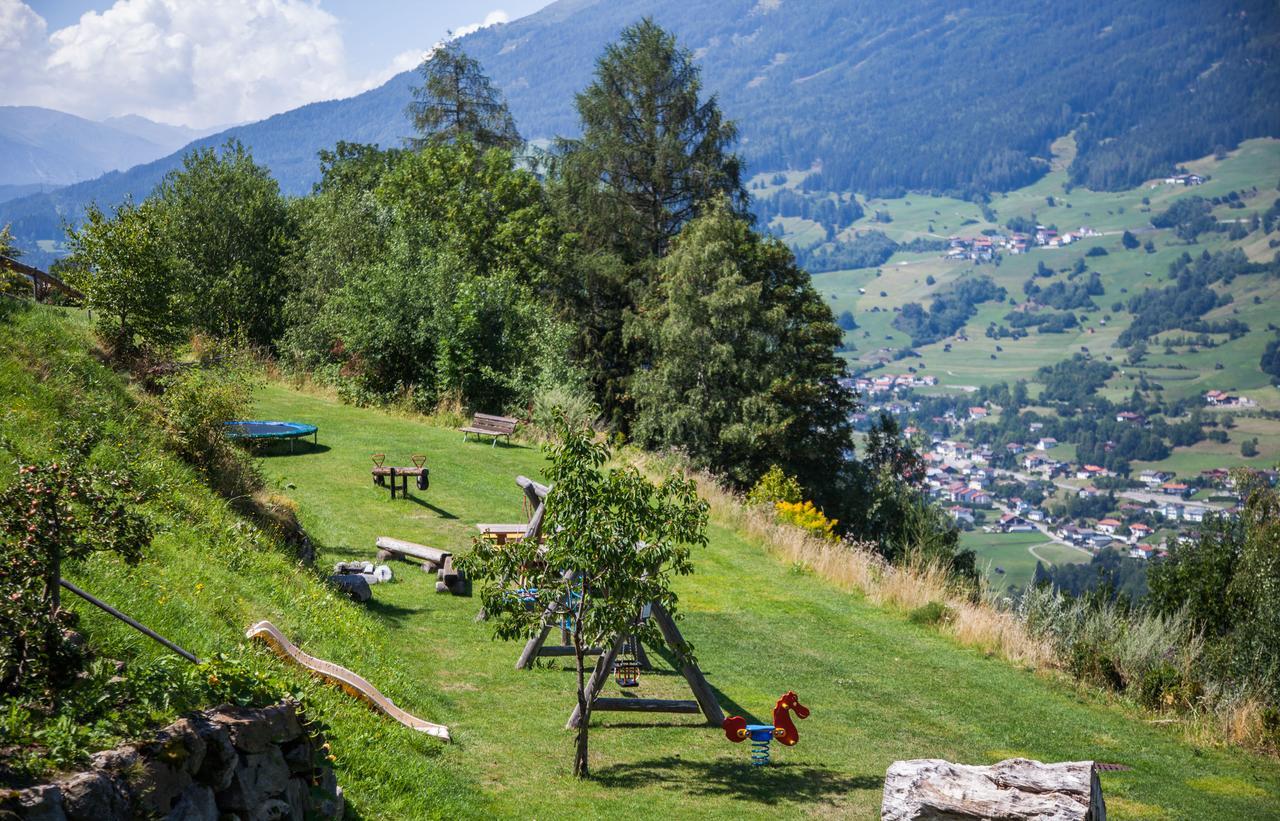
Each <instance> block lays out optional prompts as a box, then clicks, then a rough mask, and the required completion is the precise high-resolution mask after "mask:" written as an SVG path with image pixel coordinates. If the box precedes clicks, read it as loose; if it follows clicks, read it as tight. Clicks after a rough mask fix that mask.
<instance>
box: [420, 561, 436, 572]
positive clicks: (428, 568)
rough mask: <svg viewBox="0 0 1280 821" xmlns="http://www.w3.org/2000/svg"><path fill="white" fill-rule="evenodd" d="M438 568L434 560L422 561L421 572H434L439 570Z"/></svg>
mask: <svg viewBox="0 0 1280 821" xmlns="http://www.w3.org/2000/svg"><path fill="white" fill-rule="evenodd" d="M439 569H440V567H439V566H438V565H437V564H436V563H435V562H423V563H422V572H423V573H435V572H436V571H437V570H439Z"/></svg>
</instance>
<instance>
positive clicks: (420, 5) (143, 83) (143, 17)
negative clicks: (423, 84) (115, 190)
mask: <svg viewBox="0 0 1280 821" xmlns="http://www.w3.org/2000/svg"><path fill="white" fill-rule="evenodd" d="M548 2H549V0H479V1H478V2H445V0H0V32H4V35H3V36H0V105H36V106H43V107H45V108H53V109H57V110H59V111H66V112H69V113H71V114H78V115H80V116H82V117H87V118H89V119H94V120H100V119H105V118H107V117H115V116H122V115H125V114H140V115H142V116H144V117H147V118H149V119H152V120H156V121H157V122H164V123H170V124H172V125H186V126H191V127H193V128H208V127H212V126H219V125H230V124H234V123H242V122H249V121H253V120H260V119H262V118H264V117H268V116H270V115H272V114H276V113H279V112H281V111H287V110H288V109H291V108H296V107H297V106H300V105H304V104H306V103H309V102H315V101H316V100H328V99H334V98H337V97H348V96H351V95H352V94H358V93H359V92H361V91H365V90H367V89H370V88H374V87H376V86H378V85H381V84H382V83H383V82H385V81H386V80H388V79H389V78H390V77H392V76H393V75H395V74H397V73H399V72H401V71H404V70H406V69H409V68H413V67H414V66H415V65H417V64H418V63H419V62H421V60H422V57H423V56H424V55H425V54H426V52H427V51H428V50H430V48H431V47H432V46H433V45H434V44H436V43H438V42H440V41H441V40H442V39H443V38H444V37H446V36H447V33H448V32H450V31H452V32H453V33H454V34H458V33H466V32H468V31H472V30H474V29H476V28H479V27H480V26H482V25H497V24H501V23H503V22H506V21H508V20H515V19H517V18H519V17H523V16H525V15H527V14H531V13H532V12H534V11H537V10H538V9H539V8H541V7H543V6H545V5H547V4H548Z"/></svg>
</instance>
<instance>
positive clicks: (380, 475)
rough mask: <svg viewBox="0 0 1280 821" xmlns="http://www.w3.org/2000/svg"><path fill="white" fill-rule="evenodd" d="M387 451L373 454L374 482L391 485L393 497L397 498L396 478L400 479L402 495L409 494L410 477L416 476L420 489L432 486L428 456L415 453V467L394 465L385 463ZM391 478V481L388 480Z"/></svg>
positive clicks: (385, 485)
mask: <svg viewBox="0 0 1280 821" xmlns="http://www.w3.org/2000/svg"><path fill="white" fill-rule="evenodd" d="M386 458H387V455H386V454H385V453H375V454H373V470H372V471H371V473H372V474H373V483H374V484H375V485H377V486H378V487H387V486H388V485H390V486H391V498H392V500H394V499H395V498H396V480H397V479H399V480H400V496H401V497H402V498H403V497H407V496H408V495H409V477H410V476H414V477H416V482H417V486H418V490H426V489H427V488H429V487H431V469H430V468H428V467H427V466H426V464H427V457H426V456H425V455H423V454H421V453H415V454H413V456H412V457H411V459H412V460H413V467H394V466H392V465H383V464H382V463H383V462H384V461H386ZM388 480H389V481H388Z"/></svg>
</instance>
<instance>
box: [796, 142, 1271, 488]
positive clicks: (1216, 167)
mask: <svg viewBox="0 0 1280 821" xmlns="http://www.w3.org/2000/svg"><path fill="white" fill-rule="evenodd" d="M1055 150H1056V152H1057V154H1056V156H1055V170H1053V171H1052V172H1051V173H1049V174H1048V175H1046V176H1045V177H1044V178H1042V179H1041V180H1039V181H1038V182H1036V183H1035V184H1034V185H1031V186H1028V187H1027V188H1024V189H1020V190H1018V191H1014V192H1010V193H1008V194H1005V195H1000V196H997V197H995V198H994V199H993V200H992V202H991V204H990V207H991V208H992V209H994V211H995V213H996V215H997V222H988V221H986V220H984V218H983V216H982V214H981V212H980V210H979V208H978V206H977V205H976V204H974V203H968V202H964V201H960V200H954V199H950V198H945V197H928V196H922V195H917V194H912V195H908V196H906V197H903V198H901V199H896V200H875V199H873V200H870V201H868V202H866V204H865V207H866V209H867V212H868V216H867V217H864V218H863V219H861V220H859V221H858V222H856V223H854V224H853V225H852V226H850V227H848V228H847V229H846V230H845V231H844V232H842V236H845V237H846V238H847V237H848V236H849V235H850V234H851V232H854V231H861V230H868V229H872V228H874V229H876V230H883V231H884V232H885V233H887V234H889V235H890V236H892V237H894V238H895V239H900V240H905V239H910V238H912V237H915V236H932V237H935V238H939V237H946V236H949V235H954V234H961V235H964V236H974V235H977V234H978V233H979V232H980V231H982V230H983V229H987V228H1002V226H1003V223H1004V222H1005V221H1007V220H1008V219H1010V218H1013V217H1026V218H1030V217H1031V216H1032V215H1034V216H1035V217H1036V218H1037V219H1038V220H1039V221H1040V222H1042V223H1045V224H1053V225H1056V226H1057V227H1058V229H1059V230H1060V231H1063V232H1065V231H1068V230H1074V229H1078V228H1080V227H1081V226H1086V225H1087V226H1090V227H1092V228H1093V229H1095V230H1097V231H1100V232H1101V233H1102V235H1101V236H1098V237H1094V238H1092V239H1084V240H1081V241H1080V242H1078V243H1075V244H1073V245H1070V246H1066V247H1063V248H1056V249H1050V248H1039V249H1033V250H1032V251H1031V252H1030V253H1028V254H1023V255H1006V256H1005V257H1004V258H1003V259H1002V260H1001V262H1000V264H998V265H995V264H990V263H987V264H975V263H972V262H957V261H949V260H946V259H943V258H941V256H939V255H937V254H932V255H929V254H901V253H900V254H896V255H895V256H894V257H892V258H891V259H890V260H889V261H888V262H887V263H886V264H884V265H882V266H880V267H879V268H864V269H858V270H848V271H832V272H829V273H821V274H816V275H814V277H813V281H814V285H815V286H816V287H817V289H818V290H819V292H820V293H822V294H823V296H824V297H825V298H826V299H827V301H828V304H830V306H831V308H832V309H833V310H834V311H835V312H836V313H839V312H842V311H846V310H848V311H850V312H851V313H852V314H853V316H854V319H855V321H856V322H857V324H858V327H857V329H855V330H853V331H850V332H847V333H846V336H845V341H846V345H848V346H850V347H851V350H849V351H848V352H847V353H846V356H847V357H848V358H849V359H850V362H851V364H852V365H854V366H855V367H856V366H862V367H865V366H868V365H872V364H874V363H876V362H879V361H885V365H884V368H885V370H886V371H887V372H888V373H898V372H904V371H906V369H907V368H908V367H912V368H914V369H915V370H916V371H917V372H919V373H921V374H929V375H933V376H936V377H937V378H938V380H939V388H938V390H939V391H942V392H946V391H950V390H954V389H957V388H972V387H975V386H983V385H991V384H994V383H997V382H1009V383H1012V382H1013V381H1015V380H1018V379H1026V380H1032V381H1033V384H1032V385H1031V386H1030V388H1031V392H1032V395H1033V396H1034V395H1035V391H1036V390H1037V386H1036V385H1035V384H1034V380H1035V379H1036V372H1037V370H1038V369H1039V368H1041V367H1042V366H1045V365H1051V364H1053V363H1054V362H1057V361H1059V360H1061V359H1063V358H1065V357H1067V356H1069V355H1070V354H1072V353H1077V352H1088V353H1089V354H1090V355H1092V356H1095V357H1099V358H1105V359H1108V360H1109V361H1112V362H1113V363H1114V364H1116V365H1117V366H1119V370H1118V372H1117V374H1116V376H1115V377H1113V378H1112V380H1111V381H1110V382H1109V383H1108V384H1107V385H1106V386H1105V387H1104V388H1103V389H1102V394H1103V395H1104V396H1106V397H1108V398H1109V399H1112V400H1113V401H1115V400H1121V399H1124V398H1127V397H1128V396H1129V395H1130V394H1131V393H1132V391H1133V389H1134V387H1135V386H1136V385H1137V384H1138V381H1139V379H1140V378H1142V377H1145V378H1146V379H1147V380H1148V382H1149V383H1153V384H1156V385H1158V386H1159V389H1160V390H1161V391H1162V392H1163V394H1164V396H1165V397H1166V398H1168V399H1183V398H1191V397H1195V396H1199V395H1201V394H1203V393H1204V392H1205V391H1207V390H1210V389H1219V390H1224V391H1228V392H1241V393H1243V394H1244V395H1245V396H1247V397H1249V398H1250V399H1252V400H1254V401H1255V402H1256V403H1257V406H1258V408H1261V409H1273V410H1274V409H1280V389H1277V388H1276V387H1273V386H1272V385H1271V384H1270V381H1269V377H1268V376H1267V375H1266V374H1264V373H1263V372H1262V371H1261V370H1260V369H1259V367H1258V361H1259V358H1260V356H1261V354H1262V351H1263V349H1264V348H1265V346H1266V344H1267V342H1268V341H1269V340H1271V339H1272V338H1274V336H1275V334H1274V332H1273V330H1272V329H1273V328H1275V325H1276V324H1277V318H1278V317H1280V279H1275V278H1270V279H1267V278H1263V277H1259V276H1247V277H1238V278H1236V279H1235V281H1234V282H1232V283H1231V284H1230V285H1226V286H1223V285H1219V286H1218V288H1219V290H1224V291H1226V292H1227V293H1229V294H1230V295H1231V297H1232V301H1231V303H1230V304H1228V305H1224V306H1222V307H1219V308H1217V309H1215V310H1214V311H1212V312H1210V313H1209V314H1208V316H1207V319H1210V320H1222V319H1238V320H1240V321H1242V322H1244V323H1246V324H1247V325H1248V326H1249V332H1248V333H1246V334H1244V335H1243V336H1241V337H1240V338H1238V339H1236V340H1229V339H1228V338H1227V337H1226V336H1225V335H1217V336H1215V337H1213V338H1212V342H1213V345H1212V346H1211V347H1200V348H1189V347H1186V346H1177V347H1172V348H1166V347H1165V345H1164V344H1163V343H1164V342H1165V341H1166V340H1167V338H1168V337H1169V336H1170V335H1173V336H1179V335H1182V332H1178V331H1175V332H1171V333H1166V334H1162V335H1159V336H1157V337H1156V338H1155V339H1154V340H1153V341H1151V342H1150V343H1149V344H1148V355H1147V357H1146V358H1145V359H1144V360H1143V361H1142V362H1141V364H1140V365H1138V366H1132V365H1127V364H1125V353H1126V352H1125V350H1124V349H1121V348H1119V347H1117V344H1116V342H1117V339H1118V337H1119V336H1120V334H1121V333H1122V332H1123V330H1124V329H1125V328H1126V327H1128V324H1129V321H1130V315H1129V314H1128V312H1127V311H1125V310H1115V307H1116V303H1124V302H1126V301H1127V300H1128V298H1129V296H1130V295H1132V294H1135V293H1138V292H1140V291H1142V290H1144V289H1147V288H1160V287H1164V286H1165V285H1167V284H1168V280H1167V278H1166V274H1167V271H1168V269H1169V265H1170V263H1172V262H1173V261H1174V260H1176V259H1177V258H1178V257H1180V256H1181V255H1182V254H1184V253H1190V254H1192V255H1199V254H1201V253H1202V252H1205V251H1209V252H1212V251H1216V250H1223V249H1228V248H1231V247H1240V248H1243V249H1244V250H1245V252H1246V253H1247V254H1248V255H1249V256H1250V257H1251V258H1252V259H1254V260H1269V259H1271V258H1272V257H1273V256H1274V255H1275V253H1276V251H1275V249H1273V248H1271V247H1269V245H1268V242H1267V240H1266V238H1265V237H1263V238H1259V237H1258V234H1256V233H1255V234H1250V235H1249V236H1248V237H1246V238H1245V239H1244V240H1240V241H1237V242H1231V241H1229V240H1228V239H1227V237H1226V235H1225V234H1208V235H1202V236H1201V237H1200V238H1199V241H1198V242H1197V243H1196V244H1193V245H1188V244H1187V243H1185V242H1183V241H1182V240H1180V239H1178V238H1177V237H1175V236H1173V234H1172V233H1171V232H1170V231H1165V230H1156V229H1154V228H1152V227H1151V226H1150V224H1149V220H1150V219H1151V216H1152V215H1153V214H1156V213H1159V212H1160V211H1162V210H1164V209H1165V208H1167V207H1168V205H1169V204H1170V203H1171V202H1173V201H1174V200H1176V199H1178V198H1179V197H1185V196H1191V195H1199V196H1202V197H1213V196H1222V195H1226V194H1228V193H1229V192H1231V191H1241V190H1244V191H1246V196H1245V199H1244V203H1245V207H1244V208H1242V209H1234V210H1232V209H1227V208H1220V209H1218V210H1217V211H1216V212H1215V213H1216V215H1217V216H1218V218H1219V219H1223V220H1229V219H1240V220H1248V219H1250V218H1251V217H1252V216H1253V214H1255V213H1261V212H1262V211H1265V210H1266V209H1267V208H1268V207H1270V206H1271V204H1272V203H1273V202H1274V201H1275V200H1276V198H1277V196H1278V194H1277V190H1276V186H1277V180H1278V179H1280V140H1273V139H1264V140H1250V141H1248V142H1246V143H1244V144H1243V145H1242V146H1241V147H1240V148H1239V149H1238V150H1236V151H1233V152H1231V153H1230V154H1229V155H1228V156H1226V157H1225V158H1222V159H1215V158H1212V157H1208V158H1204V159H1201V160H1197V161H1195V162H1190V163H1187V167H1188V168H1189V169H1191V170H1193V171H1196V172H1198V173H1202V174H1207V175H1210V179H1209V181H1208V182H1206V183H1205V184H1204V185H1201V186H1198V187H1195V188H1192V189H1187V188H1184V187H1182V186H1172V185H1164V184H1162V183H1155V184H1150V185H1144V186H1141V187H1139V188H1135V189H1132V190H1129V191H1120V192H1093V191H1088V190H1086V189H1079V188H1076V189H1071V190H1068V187H1067V185H1066V174H1065V171H1063V170H1062V169H1063V168H1065V165H1066V164H1067V163H1069V162H1070V157H1071V156H1072V153H1073V152H1074V145H1073V144H1072V142H1071V140H1070V139H1069V138H1068V139H1064V140H1060V141H1059V142H1058V143H1057V144H1055ZM788 184H789V185H790V184H793V183H792V182H791V181H790V180H789V181H788ZM1255 186H1256V188H1257V192H1256V193H1254V192H1253V189H1254V187H1255ZM1049 197H1052V198H1053V203H1054V204H1053V205H1052V206H1049V205H1048V199H1047V198H1049ZM1144 198H1146V199H1147V200H1149V204H1144V203H1143V199H1144ZM876 210H881V211H888V212H889V213H890V214H891V215H892V217H893V221H892V222H891V223H887V224H881V223H876V222H874V221H873V216H872V215H873V214H874V212H875V211H876ZM968 220H973V221H974V222H971V223H970V224H967V225H961V223H962V222H965V221H968ZM931 226H932V230H930V227H931ZM784 227H785V226H784ZM1126 229H1127V230H1131V231H1133V232H1134V233H1135V235H1137V236H1138V238H1139V239H1140V240H1143V241H1146V240H1151V241H1152V242H1153V244H1154V249H1155V250H1154V253H1146V252H1144V251H1143V250H1142V249H1138V250H1133V251H1130V250H1126V249H1125V248H1124V247H1123V245H1122V244H1121V241H1120V240H1121V233H1122V232H1123V231H1124V230H1126ZM1271 236H1272V237H1273V238H1274V237H1275V236H1277V235H1276V234H1274V233H1273V234H1272V235H1271ZM1094 246H1099V247H1101V248H1103V249H1105V250H1106V251H1107V254H1106V255H1105V256H1096V257H1089V258H1088V259H1087V262H1088V266H1089V269H1090V270H1096V271H1098V272H1099V274H1100V275H1101V278H1102V281H1103V284H1104V287H1105V288H1106V293H1105V294H1103V295H1101V296H1097V297H1094V301H1095V302H1096V303H1097V305H1098V309H1097V310H1096V311H1091V312H1085V313H1081V314H1080V317H1081V326H1080V327H1079V328H1076V329H1072V330H1071V331H1069V332H1067V333H1062V334H1040V333H1038V332H1036V331H1034V330H1033V331H1032V332H1031V334H1030V335H1029V336H1026V337H1024V338H1022V339H1019V340H1014V339H1010V338H1005V339H992V338H989V337H987V336H985V334H984V331H985V329H986V328H987V326H988V325H991V324H996V325H1000V324H1002V323H1005V322H1006V320H1005V319H1004V317H1005V315H1006V314H1007V313H1008V312H1009V311H1010V310H1011V306H1012V303H1014V302H1020V301H1022V300H1023V299H1024V296H1023V290H1022V286H1023V283H1024V282H1026V281H1027V279H1028V278H1030V277H1031V276H1032V273H1033V271H1034V270H1035V269H1036V266H1037V265H1038V264H1039V263H1040V262H1044V264H1045V265H1048V266H1049V267H1050V268H1053V269H1055V270H1056V271H1060V272H1061V271H1063V270H1065V269H1067V268H1069V267H1070V266H1071V265H1072V264H1073V263H1074V262H1075V261H1076V260H1077V259H1079V258H1081V257H1083V256H1084V252H1085V251H1086V250H1088V249H1089V248H1091V247H1094ZM976 276H986V277H990V278H992V279H993V280H995V282H996V283H997V284H999V285H1001V286H1003V287H1004V288H1005V290H1006V291H1007V293H1008V300H1007V301H1006V302H1005V303H1004V304H997V303H994V302H987V303H983V304H981V305H979V306H978V313H977V315H976V316H974V317H973V318H972V319H971V320H970V321H969V322H968V323H967V325H966V326H965V328H964V329H963V335H964V337H966V338H964V339H960V338H955V337H952V338H948V339H946V340H941V341H939V342H936V343H933V344H929V345H922V346H918V347H916V348H915V350H916V351H917V352H918V353H919V354H920V357H919V358H910V359H904V360H900V361H893V360H892V356H893V353H894V352H895V351H897V350H899V349H903V348H907V347H910V346H911V340H910V338H909V337H908V336H907V335H906V334H904V333H903V332H901V331H899V330H897V329H896V328H894V327H893V324H892V323H893V319H894V317H895V316H896V311H897V310H900V309H901V307H902V306H903V305H904V304H906V303H908V302H917V303H921V304H923V305H925V306H926V307H927V306H928V305H929V301H930V298H931V295H932V294H934V293H937V292H938V291H940V290H942V289H945V288H947V287H949V286H950V285H952V284H954V283H955V282H957V281H959V280H961V279H964V278H969V277H976ZM1064 276H1065V275H1064V274H1062V273H1059V274H1057V275H1056V276H1055V277H1053V278H1049V279H1040V280H1038V281H1039V283H1040V284H1041V285H1042V286H1044V285H1047V284H1048V283H1051V282H1056V281H1059V280H1061V279H1063V278H1064ZM930 279H932V284H930ZM860 291H865V293H862V292H860ZM957 336H959V335H957ZM947 345H949V346H950V350H945V347H946V346H947ZM1236 415H1237V417H1240V416H1242V415H1247V412H1246V411H1241V412H1238V413H1237V414H1236ZM1241 421H1242V424H1241V426H1240V429H1238V430H1237V431H1232V432H1231V441H1230V442H1229V443H1227V444H1225V445H1213V444H1210V443H1201V444H1200V445H1197V446H1195V447H1193V448H1190V449H1188V450H1186V451H1185V452H1184V451H1182V450H1181V449H1180V450H1179V452H1177V453H1175V454H1173V455H1172V456H1171V457H1170V458H1169V459H1167V460H1165V461H1164V462H1162V463H1160V464H1159V465H1156V466H1157V467H1160V468H1163V469H1168V470H1174V471H1176V472H1179V473H1182V474H1184V475H1185V474H1186V473H1188V472H1192V471H1198V470H1200V469H1201V468H1202V467H1210V466H1221V465H1235V464H1248V465H1252V466H1255V467H1264V466H1270V465H1273V464H1275V462H1276V460H1277V458H1280V421H1276V420H1265V419H1260V418H1254V419H1252V420H1249V425H1250V429H1249V430H1248V435H1247V436H1246V435H1245V433H1246V431H1245V425H1244V424H1243V420H1241ZM1255 436H1256V437H1257V438H1258V441H1259V450H1260V453H1259V455H1258V456H1256V457H1253V458H1250V459H1246V458H1244V457H1242V456H1241V455H1240V443H1241V441H1243V440H1244V439H1246V438H1253V437H1255ZM1150 466H1151V465H1146V464H1144V465H1142V466H1141V467H1143V468H1145V467H1150ZM1137 468H1138V466H1137V465H1135V469H1137Z"/></svg>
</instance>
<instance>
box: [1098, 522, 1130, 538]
mask: <svg viewBox="0 0 1280 821" xmlns="http://www.w3.org/2000/svg"><path fill="white" fill-rule="evenodd" d="M1122 524H1124V523H1123V522H1121V521H1120V520H1119V519H1110V518H1108V519H1100V520H1099V521H1098V524H1097V529H1098V532H1099V533H1105V534H1107V535H1108V536H1114V535H1116V531H1117V530H1118V529H1119V528H1120V526H1121V525H1122Z"/></svg>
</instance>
